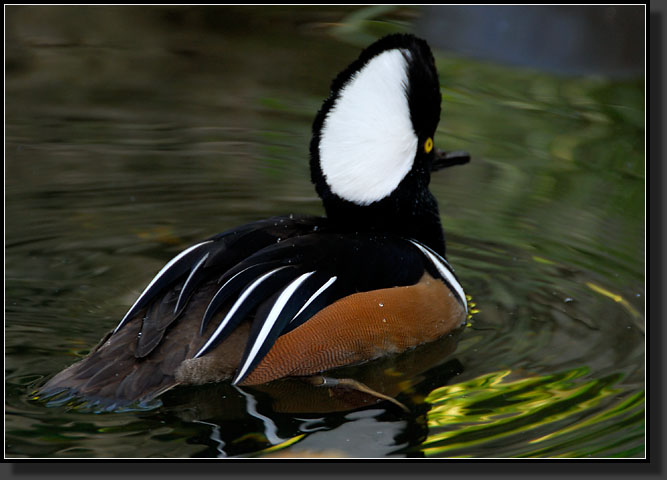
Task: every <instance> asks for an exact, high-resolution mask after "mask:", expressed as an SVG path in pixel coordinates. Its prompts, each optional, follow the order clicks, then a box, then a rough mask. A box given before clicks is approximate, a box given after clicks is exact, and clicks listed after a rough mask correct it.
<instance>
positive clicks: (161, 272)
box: [114, 240, 213, 333]
mask: <svg viewBox="0 0 667 480" xmlns="http://www.w3.org/2000/svg"><path fill="white" fill-rule="evenodd" d="M212 241H213V240H207V241H206V242H202V243H198V244H197V245H193V246H191V247H190V248H187V249H185V250H183V251H182V252H181V253H179V254H178V255H176V256H175V257H174V258H172V259H171V260H170V261H169V263H167V264H166V265H165V266H164V267H162V270H160V271H159V272H158V273H157V275H155V277H153V280H151V283H149V284H148V286H147V287H146V288H145V289H144V291H143V292H141V295H139V298H138V299H137V301H136V302H134V305H132V306H131V307H130V309H129V310H128V311H127V313H126V314H125V316H124V317H123V319H122V320H121V321H120V323H119V324H118V326H117V327H116V329H115V330H114V333H116V332H117V331H118V329H119V328H120V327H122V326H123V324H124V323H125V322H126V321H127V317H128V316H129V315H130V312H132V310H134V307H135V306H136V305H137V304H139V302H141V300H142V299H143V298H144V296H145V295H146V293H147V292H148V291H149V290H150V289H151V287H152V286H153V285H155V282H157V281H158V279H159V278H160V277H162V275H164V274H165V273H166V272H167V270H169V269H170V268H171V267H172V266H173V265H174V264H175V263H176V262H178V261H179V260H180V259H181V258H183V257H184V256H185V255H187V254H188V253H190V252H191V251H193V250H195V249H197V248H199V247H201V246H202V245H206V244H207V243H211V242H212Z"/></svg>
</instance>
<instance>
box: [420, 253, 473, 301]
mask: <svg viewBox="0 0 667 480" xmlns="http://www.w3.org/2000/svg"><path fill="white" fill-rule="evenodd" d="M410 242H412V244H414V245H415V246H416V247H417V248H419V249H420V250H421V251H422V252H423V253H424V255H426V256H427V257H428V259H429V260H431V262H432V263H433V265H435V268H437V269H438V272H440V275H442V276H443V277H444V278H445V279H446V280H447V282H448V283H449V284H450V285H451V286H452V288H454V291H455V292H456V294H457V295H458V296H459V299H460V300H461V303H462V304H463V308H465V311H466V313H468V302H467V301H466V295H465V293H464V292H463V288H462V287H461V285H460V284H459V282H458V281H457V280H456V277H455V276H454V275H453V274H452V272H450V271H449V269H448V268H447V267H446V266H445V265H449V263H447V260H445V259H444V258H442V257H441V256H440V255H438V254H437V253H435V252H431V251H430V249H427V247H424V246H423V245H421V244H420V243H418V242H416V241H415V240H410Z"/></svg>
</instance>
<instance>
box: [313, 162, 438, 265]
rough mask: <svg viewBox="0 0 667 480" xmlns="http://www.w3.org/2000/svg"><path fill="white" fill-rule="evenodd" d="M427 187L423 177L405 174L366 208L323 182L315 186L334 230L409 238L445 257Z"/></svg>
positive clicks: (434, 203) (432, 200) (436, 216)
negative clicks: (395, 187) (386, 195)
mask: <svg viewBox="0 0 667 480" xmlns="http://www.w3.org/2000/svg"><path fill="white" fill-rule="evenodd" d="M424 181H426V182H425V183H426V184H423V183H424ZM427 184H428V179H425V178H424V175H423V174H422V175H416V174H412V173H411V174H408V176H407V177H406V178H405V179H404V180H403V181H402V182H401V184H400V185H399V186H398V188H397V189H396V190H395V191H394V192H393V193H392V194H391V195H390V196H389V197H387V198H384V199H382V200H380V201H378V202H375V203H372V204H370V205H366V206H359V205H357V204H355V203H352V202H349V201H346V200H343V199H341V198H340V197H338V196H336V195H334V194H333V193H331V191H330V190H329V188H328V187H327V186H326V184H324V183H320V184H318V185H317V190H318V193H319V194H320V197H321V198H322V202H323V203H324V208H325V210H326V212H327V217H328V218H329V220H330V221H331V222H332V223H333V224H335V226H336V228H337V229H340V230H345V231H355V232H357V231H361V232H376V233H388V234H394V235H400V236H402V237H406V238H412V239H415V240H417V241H419V242H422V243H424V244H425V245H427V246H429V247H431V248H432V249H433V250H435V251H436V252H438V253H439V254H441V255H443V256H444V255H445V235H444V232H443V230H442V225H441V223H440V213H439V210H438V203H437V201H436V199H435V197H434V196H433V195H432V194H431V192H430V191H429V190H428V188H427V186H426V185H427Z"/></svg>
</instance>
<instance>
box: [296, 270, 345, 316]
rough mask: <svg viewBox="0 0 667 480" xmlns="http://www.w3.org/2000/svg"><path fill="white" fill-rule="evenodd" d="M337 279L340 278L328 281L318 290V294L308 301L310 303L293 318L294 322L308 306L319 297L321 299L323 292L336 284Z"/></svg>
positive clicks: (332, 278) (304, 305)
mask: <svg viewBox="0 0 667 480" xmlns="http://www.w3.org/2000/svg"><path fill="white" fill-rule="evenodd" d="M337 278H338V277H331V278H330V279H329V280H328V281H327V283H325V284H324V285H322V286H321V287H320V288H319V289H318V290H317V292H315V293H314V294H313V296H312V297H310V298H309V299H308V301H307V302H306V303H304V304H303V307H301V309H300V310H299V311H298V312H296V315H294V317H292V320H294V319H295V318H296V317H298V316H299V315H300V314H301V312H303V311H304V310H305V309H306V307H307V306H308V305H310V304H311V303H312V302H313V300H315V299H316V298H317V297H319V296H320V294H321V293H322V292H324V291H325V290H326V289H327V288H329V287H330V286H331V284H332V283H334V282H335V281H336V279H337ZM292 320H290V322H291V321H292Z"/></svg>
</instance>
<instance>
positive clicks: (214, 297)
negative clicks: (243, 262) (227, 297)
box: [202, 265, 254, 318]
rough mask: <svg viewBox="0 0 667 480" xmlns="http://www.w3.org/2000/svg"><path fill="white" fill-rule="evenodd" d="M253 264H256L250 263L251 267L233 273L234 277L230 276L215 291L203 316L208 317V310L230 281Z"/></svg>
mask: <svg viewBox="0 0 667 480" xmlns="http://www.w3.org/2000/svg"><path fill="white" fill-rule="evenodd" d="M253 266H254V265H250V266H249V267H246V268H244V269H243V270H241V271H240V272H238V273H235V274H234V275H232V278H230V279H229V280H227V281H226V282H225V283H224V284H223V285H222V287H220V288H219V289H218V291H217V292H215V295H213V298H212V299H211V302H210V303H209V304H208V307H206V311H205V312H204V316H203V317H202V318H206V316H207V315H208V311H209V309H210V308H211V305H212V304H213V300H215V299H216V297H217V296H218V295H220V292H222V291H223V290H224V289H225V287H227V285H229V283H230V282H231V281H232V280H234V279H235V278H236V277H238V276H239V275H241V274H242V273H243V272H245V271H246V270H249V269H251V268H252V267H253Z"/></svg>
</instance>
